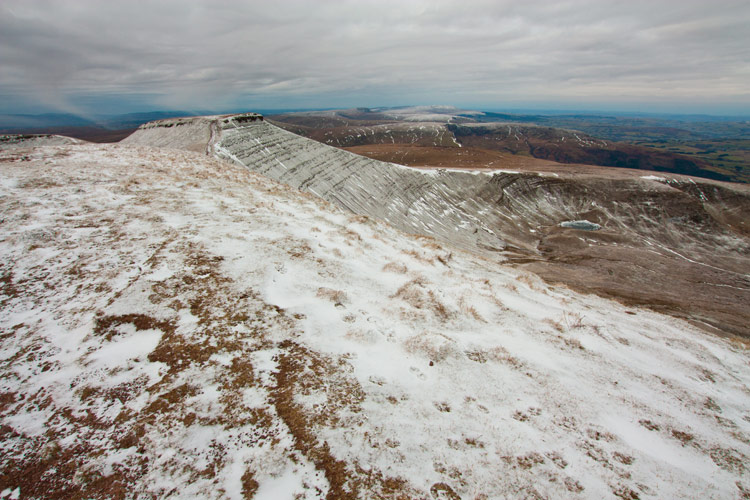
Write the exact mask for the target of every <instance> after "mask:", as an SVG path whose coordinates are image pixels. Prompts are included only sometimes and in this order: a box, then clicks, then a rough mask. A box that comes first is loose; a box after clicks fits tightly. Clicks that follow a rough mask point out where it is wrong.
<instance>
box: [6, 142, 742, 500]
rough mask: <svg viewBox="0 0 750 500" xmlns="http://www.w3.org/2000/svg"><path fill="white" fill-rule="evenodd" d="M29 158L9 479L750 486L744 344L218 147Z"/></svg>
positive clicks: (497, 494)
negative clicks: (461, 245)
mask: <svg viewBox="0 0 750 500" xmlns="http://www.w3.org/2000/svg"><path fill="white" fill-rule="evenodd" d="M19 158H20V157H19V156H18V155H17V154H14V156H9V155H7V156H5V157H4V158H3V157H2V156H0V161H3V163H2V164H0V166H1V168H2V173H1V176H0V179H2V182H1V183H0V211H1V213H2V221H1V222H0V228H2V232H1V233H0V238H1V239H2V241H0V255H1V256H2V259H0V284H1V285H2V288H1V289H0V290H1V291H0V307H1V308H2V317H1V318H0V328H2V330H1V331H2V333H1V337H0V426H1V427H0V432H1V433H2V439H0V490H1V491H2V492H3V493H2V495H5V496H9V495H16V496H19V495H20V497H21V498H27V497H37V498H54V497H66V498H67V497H70V496H74V494H80V495H81V496H84V497H97V496H99V497H116V496H117V495H119V494H123V495H124V496H125V497H128V496H136V495H147V494H153V495H157V496H173V497H181V498H195V497H202V498H242V497H243V496H252V495H254V496H255V498H269V499H272V498H273V499H275V498H292V497H294V495H300V496H301V497H302V498H321V497H325V496H326V495H328V496H329V498H382V497H393V498H397V497H399V495H405V496H406V497H413V498H425V497H426V498H429V497H434V498H459V497H460V498H544V497H549V498H576V497H580V498H612V497H621V498H732V497H737V496H738V495H740V496H741V495H743V494H744V495H746V496H747V495H748V493H747V492H748V491H750V482H749V481H748V479H747V477H746V474H747V463H748V457H749V456H750V388H749V385H750V365H749V363H748V360H749V358H748V353H747V350H746V348H745V346H743V345H741V344H734V343H732V342H730V341H727V340H723V339H718V338H715V337H711V336H708V335H707V334H705V333H704V332H701V331H699V330H696V329H695V328H694V327H692V326H690V325H688V324H686V323H684V322H682V321H679V320H675V319H673V318H670V317H667V316H662V315H658V314H656V313H653V312H649V311H645V310H640V309H633V308H626V307H624V306H622V305H620V304H618V303H614V302H611V301H607V300H604V299H601V298H598V297H595V296H583V295H579V294H576V293H574V292H571V291H569V290H567V289H565V288H556V287H551V286H549V285H547V284H545V283H543V282H541V281H540V280H539V279H538V278H536V277H535V276H533V275H530V274H527V273H523V272H521V271H518V270H515V269H512V268H509V267H504V266H503V265H502V264H501V263H499V262H494V261H492V260H487V259H483V258H479V257H476V256H472V255H470V254H467V253H463V252H461V251H457V250H454V249H451V248H448V247H446V246H444V245H442V244H439V243H437V242H435V241H434V240H431V239H429V238H425V237H416V236H409V235H404V234H402V233H399V232H397V231H396V230H394V229H392V228H390V227H388V226H387V225H385V224H381V223H378V222H375V221H373V220H371V219H368V218H366V217H361V216H354V215H350V214H347V213H344V212H342V211H340V210H338V209H336V208H334V207H332V206H331V205H329V204H327V203H325V202H322V201H320V200H318V199H317V198H315V197H313V196H311V195H307V194H303V193H300V192H297V191H294V190H291V189H289V188H286V187H284V186H282V185H280V184H278V183H276V182H274V181H271V180H268V179H265V178H263V177H260V176H257V175H255V174H252V173H250V172H248V171H247V170H245V169H243V168H242V167H239V166H236V165H231V164H228V163H224V162H221V161H217V160H211V159H207V158H204V157H202V156H200V155H197V154H191V153H182V152H177V151H159V150H155V149H149V148H136V147H124V146H99V145H86V146H67V147H58V148H51V147H50V148H38V149H35V150H30V151H29V152H28V153H27V154H25V155H24V161H21V160H20V159H19ZM5 160H7V161H5ZM19 488H20V490H19Z"/></svg>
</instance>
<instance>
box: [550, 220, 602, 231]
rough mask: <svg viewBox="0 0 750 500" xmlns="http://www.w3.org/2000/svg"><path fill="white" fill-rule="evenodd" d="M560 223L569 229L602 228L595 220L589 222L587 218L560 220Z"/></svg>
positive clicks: (595, 229) (590, 229)
mask: <svg viewBox="0 0 750 500" xmlns="http://www.w3.org/2000/svg"><path fill="white" fill-rule="evenodd" d="M560 225H561V226H562V227H569V228H571V229H582V230H584V231H598V230H600V229H601V228H602V226H600V225H599V224H597V223H596V222H590V221H587V220H569V221H565V222H561V223H560Z"/></svg>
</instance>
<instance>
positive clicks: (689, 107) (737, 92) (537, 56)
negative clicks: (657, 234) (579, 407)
mask: <svg viewBox="0 0 750 500" xmlns="http://www.w3.org/2000/svg"><path fill="white" fill-rule="evenodd" d="M409 104H452V105H456V106H462V107H473V108H484V109H490V108H494V109H502V108H524V107H526V108H529V107H531V108H557V109H592V110H594V109H603V110H638V111H660V112H661V111H672V112H709V113H716V114H740V113H743V114H748V113H750V1H748V0H741V1H733V0H674V1H670V0H647V1H641V0H617V1H610V0H569V1H565V0H555V1H533V0H512V1H506V0H494V1H473V0H462V1H441V0H429V1H410V0H396V1H390V0H377V1H341V0H335V1H334V0H331V1H322V0H310V1H291V0H289V1H288V0H262V1H254V0H253V1H248V0H244V1H229V0H225V1H222V0H212V1H209V0H200V1H190V0H175V1H172V0H164V1H138V0H129V1H117V0H109V1H107V0H97V1H93V0H91V1H87V0H59V1H40V0H0V112H38V111H42V110H57V111H66V112H78V113H92V112H129V111H143V110H152V109H181V110H231V109H236V110H238V111H239V110H246V109H269V108H322V107H350V106H396V105H409Z"/></svg>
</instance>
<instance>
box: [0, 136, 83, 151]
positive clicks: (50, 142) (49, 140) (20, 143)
mask: <svg viewBox="0 0 750 500" xmlns="http://www.w3.org/2000/svg"><path fill="white" fill-rule="evenodd" d="M84 142H85V141H82V140H80V139H74V138H72V137H65V136H63V135H51V134H5V135H0V150H7V149H21V148H33V147H37V146H61V145H64V144H83V143H84Z"/></svg>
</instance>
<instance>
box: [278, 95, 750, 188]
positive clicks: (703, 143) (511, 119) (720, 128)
mask: <svg viewBox="0 0 750 500" xmlns="http://www.w3.org/2000/svg"><path fill="white" fill-rule="evenodd" d="M270 119H271V120H272V121H275V122H277V123H279V124H280V125H281V126H283V127H285V128H287V129H288V130H291V131H293V132H295V133H297V134H301V135H304V136H306V137H310V138H313V139H316V140H319V141H322V142H325V143H326V144H330V145H334V146H337V147H344V148H358V149H352V151H355V152H357V153H359V154H365V155H372V157H373V158H378V159H385V160H388V161H394V160H393V159H396V158H401V160H402V161H401V163H405V164H408V165H427V164H428V163H426V162H433V163H432V165H431V166H437V165H436V164H437V163H439V164H440V165H441V166H457V167H459V168H460V167H463V166H466V165H467V162H466V158H458V157H459V156H466V155H471V156H472V157H473V159H474V161H472V162H471V165H472V166H482V165H481V164H482V162H484V166H486V165H488V164H489V162H491V161H493V158H492V157H493V152H504V153H508V154H513V155H523V156H531V157H534V158H540V159H546V160H553V161H557V162H561V163H583V164H588V165H599V166H610V167H623V168H638V169H644V170H656V171H663V172H670V173H681V174H686V175H694V176H699V177H705V178H709V179H718V180H730V181H736V182H750V157H748V154H750V153H748V151H750V148H748V140H750V124H749V122H748V121H747V120H741V119H737V120H734V121H733V120H731V119H721V118H714V117H700V116H696V117H690V116H685V117H662V118H659V117H648V118H643V117H630V116H606V115H559V114H558V115H519V114H509V113H494V112H480V111H465V110H460V109H456V108H451V107H439V106H438V107H436V106H428V107H415V108H395V109H391V108H376V109H367V108H358V109H352V110H338V111H324V112H306V113H290V114H284V115H274V116H271V117H270ZM416 122H424V123H422V125H427V124H433V126H434V124H443V128H446V129H448V130H449V132H450V133H451V134H452V135H453V136H454V138H453V139H454V140H453V141H452V140H450V139H448V138H446V137H443V138H442V139H443V140H436V141H430V134H432V132H431V131H430V132H427V133H426V134H424V133H420V132H419V130H420V129H419V126H418V125H417V124H416ZM397 124H400V125H401V126H402V127H395V125H397ZM405 124H406V125H408V126H411V130H412V132H411V133H410V134H406V135H405V134H404V133H403V125H405ZM480 124H482V125H480ZM387 125H390V127H388V126H387ZM394 128H395V129H396V130H394ZM427 128H428V129H430V127H427ZM422 130H424V129H422ZM506 132H507V133H506ZM394 134H395V135H394ZM423 135H424V137H423ZM441 135H444V134H441ZM415 136H419V137H415ZM365 145H369V146H373V145H377V147H376V148H374V149H373V148H369V149H368V148H364V146H365ZM459 145H461V146H463V147H465V148H467V149H469V150H470V151H468V152H461V154H460V155H459V154H458V152H454V151H451V150H450V149H442V148H450V147H457V146H459ZM415 146H418V148H416V147H415ZM435 148H440V149H435ZM441 157H443V158H441Z"/></svg>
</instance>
